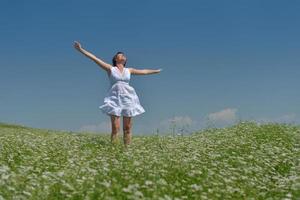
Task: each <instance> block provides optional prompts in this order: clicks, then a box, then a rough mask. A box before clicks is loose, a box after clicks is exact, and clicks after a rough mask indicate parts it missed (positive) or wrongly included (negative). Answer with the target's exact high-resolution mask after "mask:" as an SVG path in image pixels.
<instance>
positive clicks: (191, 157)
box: [0, 122, 300, 200]
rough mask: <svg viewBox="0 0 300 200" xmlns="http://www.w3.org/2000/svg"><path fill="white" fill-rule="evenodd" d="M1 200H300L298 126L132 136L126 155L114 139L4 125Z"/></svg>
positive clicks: (241, 125) (0, 157) (1, 132)
mask: <svg viewBox="0 0 300 200" xmlns="http://www.w3.org/2000/svg"><path fill="white" fill-rule="evenodd" d="M121 135H122V134H121ZM121 137H122V136H121ZM121 141H122V139H121ZM2 199H38V200H41V199H159V200H163V199H165V200H171V199H174V200H180V199H249V200H250V199H253V200H254V199H269V200H271V199H286V200H287V199H300V128H299V127H296V126H294V125H289V124H276V123H269V124H260V125H258V124H256V123H254V122H240V123H238V124H236V125H233V126H231V127H226V128H210V129H205V130H202V131H199V132H195V133H193V134H191V135H185V136H171V135H170V136H167V135H164V136H159V135H158V136H156V135H151V136H135V135H134V133H133V137H132V144H131V146H129V148H127V149H125V148H124V146H123V144H122V143H120V144H117V145H112V144H111V143H110V135H109V134H92V133H79V132H72V133H70V132H63V131H55V130H46V129H34V128H29V127H24V126H17V125H8V124H3V123H2V124H0V200H2Z"/></svg>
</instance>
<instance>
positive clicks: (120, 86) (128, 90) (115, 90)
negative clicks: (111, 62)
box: [99, 66, 145, 117]
mask: <svg viewBox="0 0 300 200" xmlns="http://www.w3.org/2000/svg"><path fill="white" fill-rule="evenodd" d="M130 75H131V74H130V71H129V69H128V68H126V67H124V68H123V72H122V73H121V71H120V70H119V69H118V67H116V66H113V67H112V68H111V73H110V74H108V77H109V80H110V89H109V90H108V92H107V94H106V96H105V98H104V104H103V105H100V106H99V108H100V109H101V111H102V112H103V113H104V114H106V115H116V116H126V117H133V116H136V115H139V114H142V113H144V112H145V109H144V108H143V107H142V106H141V104H140V100H139V97H138V96H137V94H136V92H135V89H134V88H133V87H132V86H130V85H129V81H130Z"/></svg>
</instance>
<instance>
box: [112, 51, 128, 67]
mask: <svg viewBox="0 0 300 200" xmlns="http://www.w3.org/2000/svg"><path fill="white" fill-rule="evenodd" d="M118 54H124V52H122V51H118V52H117V53H116V54H115V55H114V57H113V59H112V64H113V66H116V64H117V62H116V58H117V55H118ZM126 62H127V58H126V61H125V63H124V67H125V65H126Z"/></svg>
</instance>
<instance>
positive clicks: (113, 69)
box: [74, 41, 162, 147]
mask: <svg viewBox="0 0 300 200" xmlns="http://www.w3.org/2000/svg"><path fill="white" fill-rule="evenodd" d="M74 47H75V48H76V49H77V50H78V51H79V52H81V53H83V54H84V55H85V56H87V57H88V58H90V59H92V60H93V61H94V62H95V63H96V64H98V65H99V66H100V67H101V68H102V69H104V70H105V71H106V72H107V75H108V77H109V79H110V83H111V87H110V90H109V91H108V93H107V95H106V97H105V98H104V104H103V105H101V106H99V108H100V109H101V111H102V112H103V113H105V114H107V115H108V116H110V120H111V127H112V131H111V142H112V143H118V141H119V139H118V138H119V131H120V117H121V116H123V141H124V145H125V146H126V147H127V146H128V145H129V144H130V143H131V128H132V117H134V116H137V115H140V114H142V113H144V112H145V110H144V108H143V107H142V106H141V104H140V101H139V98H138V96H137V94H136V92H135V90H134V88H133V87H131V86H130V85H129V81H130V75H147V74H155V73H159V72H160V71H161V70H162V69H157V70H153V69H135V68H128V67H125V65H126V61H127V58H126V57H125V55H124V53H123V52H117V53H116V55H115V56H114V57H113V59H112V65H110V64H108V63H106V62H104V61H102V60H101V59H100V58H97V57H96V56H95V55H93V54H92V53H90V52H88V51H86V50H85V49H83V48H82V47H81V45H80V43H79V42H77V41H75V44H74Z"/></svg>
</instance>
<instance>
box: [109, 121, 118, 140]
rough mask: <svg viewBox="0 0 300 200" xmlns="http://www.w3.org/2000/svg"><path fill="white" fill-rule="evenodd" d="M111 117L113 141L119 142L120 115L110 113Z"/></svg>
mask: <svg viewBox="0 0 300 200" xmlns="http://www.w3.org/2000/svg"><path fill="white" fill-rule="evenodd" d="M110 119H111V143H118V142H119V132H120V117H119V116H116V115H110Z"/></svg>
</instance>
